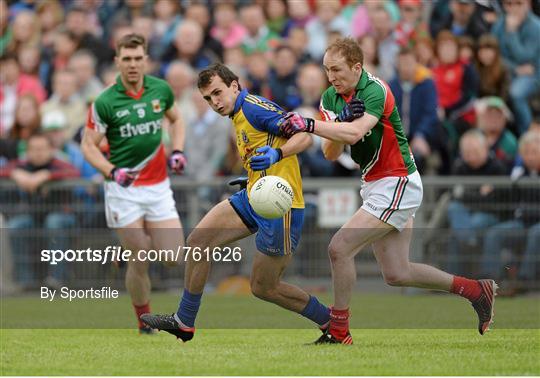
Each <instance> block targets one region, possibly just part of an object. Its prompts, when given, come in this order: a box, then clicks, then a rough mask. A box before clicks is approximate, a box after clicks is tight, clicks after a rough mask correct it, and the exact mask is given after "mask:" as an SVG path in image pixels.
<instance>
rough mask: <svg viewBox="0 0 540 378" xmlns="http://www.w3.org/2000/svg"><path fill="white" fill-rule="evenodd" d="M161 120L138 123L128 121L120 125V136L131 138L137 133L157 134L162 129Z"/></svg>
mask: <svg viewBox="0 0 540 378" xmlns="http://www.w3.org/2000/svg"><path fill="white" fill-rule="evenodd" d="M161 121H162V120H161V119H158V120H155V121H150V122H144V123H139V124H137V125H132V124H131V123H127V124H125V125H122V126H120V136H121V137H122V138H129V137H132V136H137V135H145V134H155V133H157V132H158V131H159V130H161Z"/></svg>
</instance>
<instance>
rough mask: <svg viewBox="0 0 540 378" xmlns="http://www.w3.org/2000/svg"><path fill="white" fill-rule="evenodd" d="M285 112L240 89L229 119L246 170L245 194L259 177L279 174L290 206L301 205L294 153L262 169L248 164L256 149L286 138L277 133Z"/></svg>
mask: <svg viewBox="0 0 540 378" xmlns="http://www.w3.org/2000/svg"><path fill="white" fill-rule="evenodd" d="M284 115H285V111H284V110H283V109H281V108H280V107H279V106H278V105H277V104H275V103H273V102H272V101H270V100H267V99H265V98H263V97H260V96H255V95H252V94H249V93H248V91H247V90H245V89H244V90H242V91H241V92H240V94H239V95H238V98H237V99H236V103H235V106H234V112H233V115H232V117H231V118H232V121H233V125H234V129H235V131H236V145H237V146H238V152H239V153H240V157H241V159H242V162H243V164H244V168H245V169H246V170H247V172H248V187H247V193H249V192H250V190H251V187H252V186H253V184H254V183H255V182H256V181H257V180H258V179H259V178H261V177H263V176H270V175H272V176H279V177H282V178H284V179H285V180H287V182H289V184H290V185H291V187H292V189H293V191H294V199H293V205H292V207H293V208H295V209H303V208H304V196H303V194H302V177H301V175H300V166H299V165H298V158H297V157H296V155H293V156H288V157H286V158H283V159H282V160H280V161H279V162H277V163H276V164H274V165H272V166H271V167H270V168H268V169H266V170H264V171H253V170H252V169H251V167H250V165H249V160H250V158H251V157H252V156H253V155H255V154H256V152H255V151H256V150H257V149H258V148H260V147H263V146H266V145H268V146H270V147H272V148H279V147H281V146H283V145H284V144H285V143H286V142H287V138H284V137H281V136H279V125H280V123H281V122H282V121H283V117H284Z"/></svg>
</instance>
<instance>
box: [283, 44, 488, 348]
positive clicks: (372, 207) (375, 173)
mask: <svg viewBox="0 0 540 378" xmlns="http://www.w3.org/2000/svg"><path fill="white" fill-rule="evenodd" d="M323 65H324V69H325V71H326V73H327V75H328V80H329V82H330V83H331V84H332V86H331V87H330V88H328V89H327V90H326V91H325V92H324V93H323V96H322V99H321V103H320V111H321V114H322V117H323V119H324V120H323V121H316V120H313V119H310V118H304V117H301V116H300V115H299V114H296V113H289V114H288V115H287V120H286V121H285V122H283V123H282V124H281V127H280V128H281V132H282V134H283V135H284V136H286V137H290V136H292V135H294V134H296V133H299V132H309V133H314V134H317V135H319V136H321V137H323V138H325V139H326V140H325V141H324V143H323V151H324V154H325V156H326V158H327V159H330V160H335V159H337V158H338V157H339V155H340V154H341V153H342V152H343V149H344V146H345V145H346V144H347V145H350V146H351V156H352V158H353V159H354V161H355V162H356V163H358V164H359V165H360V167H361V169H362V176H363V180H364V183H363V185H362V190H361V193H360V194H361V196H362V199H363V204H362V207H361V208H360V209H359V210H358V211H357V212H356V214H354V215H353V217H352V218H351V219H349V221H347V222H346V223H345V225H343V227H342V228H341V229H340V230H339V231H338V232H337V233H336V234H335V235H334V237H333V238H332V240H331V242H330V245H329V247H328V253H329V255H330V260H331V264H332V278H333V284H334V305H333V307H332V309H331V314H330V325H329V327H328V329H327V332H326V333H325V334H324V335H323V336H321V338H320V339H319V340H317V343H340V344H352V337H351V334H350V332H349V303H350V299H351V292H352V288H353V286H354V282H355V280H356V269H355V264H354V257H355V255H356V254H357V253H358V251H360V250H361V249H362V248H363V247H364V246H367V245H369V244H372V246H373V250H374V253H375V257H376V259H377V262H378V263H379V266H380V268H381V270H382V274H383V276H384V279H385V281H386V283H388V284H389V285H392V286H409V287H419V288H426V289H437V290H445V291H448V292H452V293H455V294H458V295H461V296H462V297H465V298H467V299H469V300H470V301H471V303H472V305H473V307H474V309H475V311H476V312H477V314H478V319H479V325H478V331H479V332H480V334H483V333H484V332H485V331H486V330H487V328H488V327H489V325H490V323H491V322H492V318H493V304H494V296H495V291H496V289H497V285H496V283H495V281H493V280H490V279H486V280H470V279H467V278H464V277H458V276H453V275H451V274H448V273H445V272H443V271H440V270H438V269H436V268H434V267H431V266H429V265H425V264H419V263H413V262H410V261H409V245H410V242H411V237H412V228H413V218H414V215H415V212H416V210H417V209H418V208H419V206H420V204H421V202H422V195H423V189H422V181H421V179H420V175H419V174H418V171H417V169H416V165H415V163H414V160H413V157H412V154H411V151H410V149H409V145H408V142H407V138H406V137H405V134H404V132H403V129H402V127H401V119H400V117H399V114H398V111H397V107H396V104H395V100H394V95H393V94H392V92H391V90H390V88H389V86H388V85H387V84H386V83H385V82H383V81H382V80H381V79H379V78H377V77H375V76H373V75H371V74H370V73H369V72H367V71H365V70H364V69H363V67H362V66H363V53H362V50H361V48H360V46H359V45H358V43H357V42H356V41H354V40H352V39H349V38H344V39H338V40H337V41H335V42H334V43H333V44H331V45H330V46H329V47H328V48H327V50H326V53H325V55H324V60H323ZM338 114H339V115H340V116H339V117H337V115H338Z"/></svg>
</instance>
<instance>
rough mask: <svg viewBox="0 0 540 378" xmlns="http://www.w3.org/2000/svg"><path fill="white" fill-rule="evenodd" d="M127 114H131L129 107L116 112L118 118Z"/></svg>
mask: <svg viewBox="0 0 540 378" xmlns="http://www.w3.org/2000/svg"><path fill="white" fill-rule="evenodd" d="M127 115H129V109H124V110H119V111H117V112H116V116H117V117H118V118H122V117H125V116H127Z"/></svg>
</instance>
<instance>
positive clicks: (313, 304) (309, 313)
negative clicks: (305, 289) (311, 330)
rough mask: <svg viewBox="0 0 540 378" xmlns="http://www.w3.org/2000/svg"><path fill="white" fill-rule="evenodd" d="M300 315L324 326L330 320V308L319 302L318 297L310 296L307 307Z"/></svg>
mask: <svg viewBox="0 0 540 378" xmlns="http://www.w3.org/2000/svg"><path fill="white" fill-rule="evenodd" d="M300 315H302V316H305V317H306V318H308V319H310V320H313V321H314V322H315V323H317V324H318V325H320V326H322V325H324V324H326V323H328V321H330V309H329V308H328V307H326V306H325V305H323V304H322V303H320V302H319V300H318V299H317V297H314V296H312V295H310V296H309V301H308V303H307V305H306V308H304V309H303V310H302V312H301V313H300Z"/></svg>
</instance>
